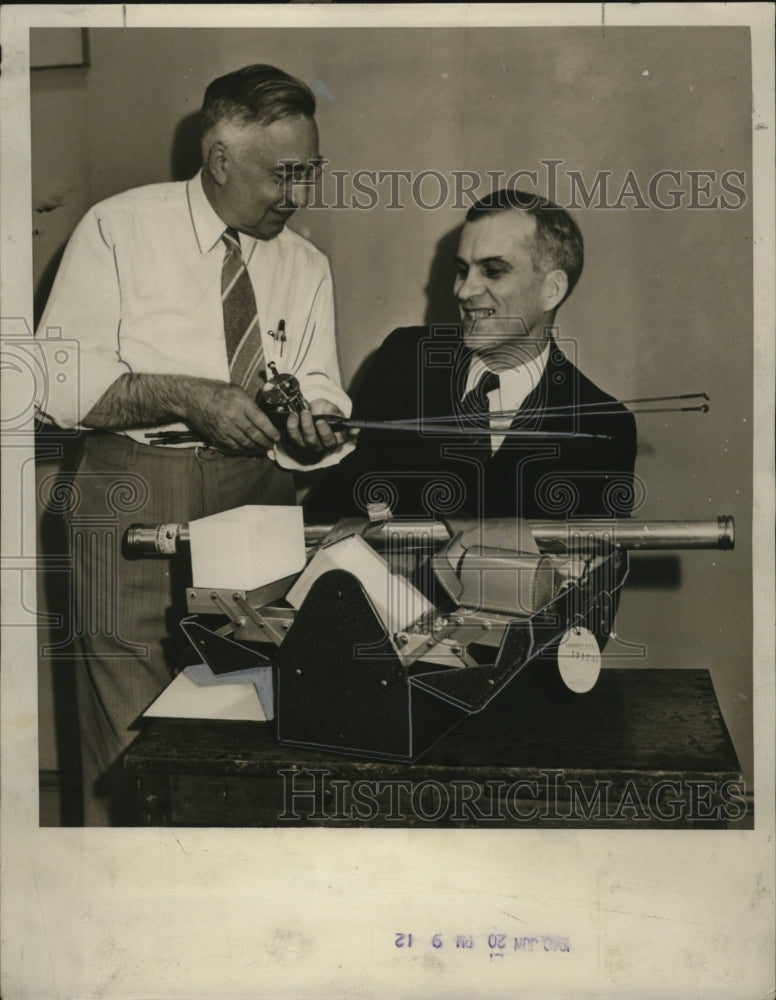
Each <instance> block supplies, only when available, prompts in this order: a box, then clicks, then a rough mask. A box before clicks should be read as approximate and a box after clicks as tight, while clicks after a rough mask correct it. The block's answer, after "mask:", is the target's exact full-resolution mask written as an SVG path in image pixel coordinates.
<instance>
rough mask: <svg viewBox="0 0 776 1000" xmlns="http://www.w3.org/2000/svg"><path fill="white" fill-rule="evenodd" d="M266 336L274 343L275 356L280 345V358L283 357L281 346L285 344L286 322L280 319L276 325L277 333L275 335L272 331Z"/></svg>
mask: <svg viewBox="0 0 776 1000" xmlns="http://www.w3.org/2000/svg"><path fill="white" fill-rule="evenodd" d="M268 336H270V337H272V339H273V341H274V342H275V354H277V353H278V344H280V357H281V358H282V357H283V344H285V342H286V321H285V320H284V319H281V321H280V322H279V323H278V332H277V333H275V331H274V330H270V331H269V332H268Z"/></svg>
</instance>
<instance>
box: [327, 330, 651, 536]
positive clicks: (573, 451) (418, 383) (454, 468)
mask: <svg viewBox="0 0 776 1000" xmlns="http://www.w3.org/2000/svg"><path fill="white" fill-rule="evenodd" d="M470 358H471V354H470V352H469V351H468V349H467V348H466V347H465V346H464V345H463V343H462V341H461V339H460V334H457V333H456V332H455V331H454V329H451V328H443V329H442V330H440V331H434V333H433V334H432V332H431V331H430V330H429V329H428V328H427V327H409V328H405V329H400V330H395V331H394V332H393V333H392V334H391V335H390V336H389V337H388V338H387V340H386V341H385V342H384V343H383V344H382V346H381V347H380V348H379V349H378V351H377V352H376V354H375V356H374V358H373V359H372V362H371V364H370V366H369V371H368V373H367V375H366V377H365V379H364V381H363V383H362V385H361V388H360V390H359V392H358V394H357V395H356V398H355V401H354V410H353V416H354V417H357V418H359V419H363V420H399V419H402V418H417V417H422V418H433V417H435V416H446V415H450V414H456V413H460V412H461V407H460V402H459V401H460V398H461V395H462V389H463V386H464V383H465V380H466V375H467V372H468V369H469V362H470ZM590 404H604V405H603V406H600V405H599V407H598V409H599V410H605V413H600V412H598V413H597V412H596V411H595V409H594V410H590V409H585V407H588V406H589V405H590ZM553 407H567V409H565V410H563V411H561V412H560V414H558V413H554V412H553V409H552V408H553ZM520 412H521V416H519V417H518V418H517V420H516V421H515V424H514V425H513V426H516V427H521V428H523V429H526V430H532V431H542V432H545V431H561V432H576V433H578V434H584V435H590V434H594V435H603V436H604V437H603V438H590V437H574V438H566V439H557V440H554V441H553V440H550V439H537V440H535V441H531V442H529V441H526V440H525V439H522V440H520V439H514V438H513V439H510V438H508V437H507V438H506V439H505V441H504V443H503V444H502V445H501V447H500V448H499V449H498V451H497V452H496V454H495V455H491V442H490V433H489V430H488V425H487V417H484V418H483V419H482V421H481V422H480V425H479V426H480V428H481V429H482V432H480V431H477V432H476V433H475V434H473V435H471V436H468V435H467V436H458V435H452V434H442V435H441V436H440V435H439V434H438V433H435V432H434V430H433V424H431V423H429V424H428V425H426V426H425V427H424V428H422V429H421V430H420V431H419V432H412V433H408V432H400V431H395V432H394V431H391V432H385V431H367V430H364V431H362V432H361V434H360V437H359V441H358V445H357V448H356V450H355V452H354V453H353V454H352V455H351V456H349V457H348V458H347V459H345V460H344V461H343V462H341V463H340V465H339V466H336V467H335V468H334V469H333V470H332V471H331V472H330V474H329V475H328V476H327V477H326V478H325V479H324V481H323V483H322V484H321V487H320V488H319V490H318V491H317V492H316V493H315V494H314V496H313V497H312V499H311V501H310V502H309V504H308V506H309V508H310V511H311V513H312V515H313V516H315V517H327V518H332V517H334V518H336V517H339V516H344V515H346V514H351V513H359V514H363V513H364V511H365V509H366V504H367V502H369V501H370V500H382V499H386V500H388V501H389V502H390V504H391V507H392V509H393V511H394V513H396V514H399V515H415V516H424V517H427V516H432V515H433V516H442V517H444V516H445V515H448V514H453V513H466V514H469V515H472V516H475V517H479V516H484V517H529V518H569V517H611V516H613V515H615V516H627V515H628V514H630V511H631V508H632V505H633V466H634V461H635V457H636V425H635V420H634V418H633V415H632V414H631V413H630V412H629V411H628V410H627V409H626V408H625V407H624V406H623V405H622V404H620V403H618V402H616V401H615V400H614V399H613V398H612V397H611V396H608V395H606V393H604V392H602V391H601V390H600V389H599V388H598V387H597V386H596V385H594V384H593V383H592V382H591V381H590V379H588V378H586V377H585V376H584V375H583V374H582V373H581V372H580V371H579V369H578V368H576V367H575V365H573V364H572V362H571V361H569V359H568V358H567V357H566V356H565V355H564V354H563V352H562V351H561V350H560V349H559V348H558V347H557V346H555V345H554V344H553V345H552V346H551V348H550V356H549V360H548V363H547V367H546V369H545V371H544V375H543V378H542V379H541V381H540V383H539V385H538V386H537V387H536V388H535V389H534V390H533V391H532V392H531V394H530V395H529V397H528V398H527V399H526V400H525V402H524V403H523V406H522V407H521V411H520ZM467 426H469V427H471V422H470V421H469V422H468V423H467Z"/></svg>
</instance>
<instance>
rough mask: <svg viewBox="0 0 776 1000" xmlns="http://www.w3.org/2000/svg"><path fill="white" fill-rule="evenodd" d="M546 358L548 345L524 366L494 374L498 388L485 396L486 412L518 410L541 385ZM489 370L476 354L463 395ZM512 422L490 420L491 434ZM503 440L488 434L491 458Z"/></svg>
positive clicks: (499, 418)
mask: <svg viewBox="0 0 776 1000" xmlns="http://www.w3.org/2000/svg"><path fill="white" fill-rule="evenodd" d="M549 356H550V343H549V342H548V343H547V346H546V347H545V348H544V350H543V351H542V353H541V354H539V355H538V356H537V357H535V358H532V359H531V360H530V361H526V362H525V363H524V364H521V365H518V366H517V367H515V368H507V369H504V370H503V371H497V372H495V373H494V374H496V375H498V379H499V385H498V388H497V389H493V390H492V391H491V392H489V393H488V395H487V399H488V409H489V410H490V412H491V413H498V412H501V411H502V410H519V409H520V407H521V406H522V405H523V403H524V402H525V401H526V399H527V398H528V396H529V395H530V394H531V392H533V390H534V389H535V388H536V386H537V385H538V384H539V382H540V381H541V378H542V375H543V374H544V369H545V368H546V367H547V359H548V358H549ZM489 370H490V369H489V368H488V366H487V365H486V364H485V362H484V361H483V360H482V358H481V357H480V356H479V355H478V354H475V355H473V357H472V360H471V363H470V364H469V372H468V374H467V376H466V385H465V386H464V390H463V395H464V396H466V393H467V392H471V390H472V389H474V388H475V386H476V385H477V383H478V382H479V380H480V378H481V377H482V376H483V375H484V374H485V373H486V372H487V371H489ZM514 419H515V418H514V416H511V417H491V418H490V427H491V430H494V431H498V430H507V428H509V426H510V425H511V424H512V422H513V421H514ZM505 440H506V435H504V434H491V436H490V448H491V454H492V455H495V454H496V452H497V451H498V450H499V448H500V447H501V445H502V444H503V443H504V441H505Z"/></svg>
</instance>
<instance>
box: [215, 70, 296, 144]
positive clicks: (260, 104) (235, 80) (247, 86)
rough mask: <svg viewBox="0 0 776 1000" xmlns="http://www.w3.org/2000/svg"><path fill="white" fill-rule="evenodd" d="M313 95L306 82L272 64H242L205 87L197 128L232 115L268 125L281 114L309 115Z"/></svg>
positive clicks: (239, 119)
mask: <svg viewBox="0 0 776 1000" xmlns="http://www.w3.org/2000/svg"><path fill="white" fill-rule="evenodd" d="M314 114H315V95H314V94H313V92H312V90H310V88H309V87H308V86H307V84H305V83H302V81H301V80H297V79H296V77H293V76H289V75H288V73H284V72H283V70H282V69H276V68H275V67H274V66H263V65H255V66H244V67H243V68H242V69H238V70H235V72H234V73H227V74H226V76H219V78H218V79H217V80H213V82H212V83H211V84H210V86H209V87H208V88H207V90H206V91H205V99H204V101H203V103H202V112H201V115H200V130H201V134H202V135H204V134H205V133H206V132H207V131H208V129H211V128H212V127H213V126H214V125H216V124H217V123H218V122H221V121H229V120H232V119H236V120H237V121H240V122H246V123H247V122H256V123H257V124H259V125H271V124H272V123H273V122H276V121H279V120H280V119H281V118H296V117H298V116H300V115H302V116H304V117H305V118H312V117H313V115H314Z"/></svg>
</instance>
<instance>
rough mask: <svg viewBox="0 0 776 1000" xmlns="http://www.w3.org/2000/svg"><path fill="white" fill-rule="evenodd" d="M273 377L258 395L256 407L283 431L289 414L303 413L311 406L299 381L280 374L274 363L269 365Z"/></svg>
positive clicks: (287, 374)
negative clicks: (303, 393)
mask: <svg viewBox="0 0 776 1000" xmlns="http://www.w3.org/2000/svg"><path fill="white" fill-rule="evenodd" d="M267 368H268V369H269V372H270V373H271V377H270V378H268V379H267V381H266V382H265V383H264V385H263V386H262V387H261V389H259V391H258V393H257V394H256V405H257V406H258V407H259V409H261V410H262V411H263V412H264V413H266V415H267V416H268V417H269V419H270V420H271V421H272V423H273V424H274V425H275V427H277V429H278V430H283V429H284V427H285V425H286V418H287V417H288V415H289V413H301V412H302V410H309V409H310V406H309V404H308V402H307V400H306V399H305V398H304V396H303V395H302V390H301V388H300V387H299V380H298V379H297V378H296V377H295V376H294V375H290V374H289V373H288V372H279V371H278V370H277V367H276V366H275V362H274V361H270V362H269V364H268V365H267Z"/></svg>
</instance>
